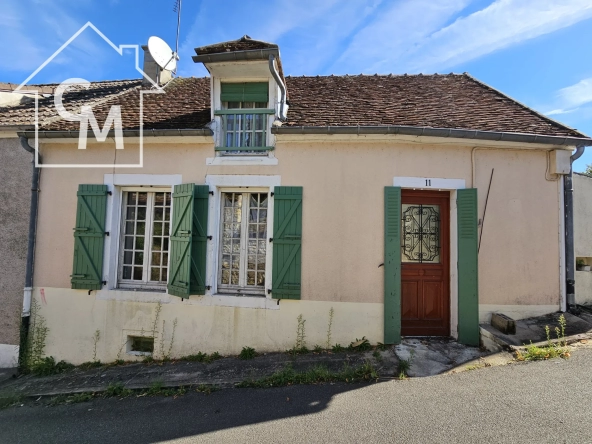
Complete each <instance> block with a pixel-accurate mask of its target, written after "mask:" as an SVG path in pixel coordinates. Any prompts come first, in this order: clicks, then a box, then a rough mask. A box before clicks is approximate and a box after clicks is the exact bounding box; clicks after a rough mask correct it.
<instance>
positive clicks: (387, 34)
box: [333, 0, 470, 73]
mask: <svg viewBox="0 0 592 444" xmlns="http://www.w3.org/2000/svg"><path fill="white" fill-rule="evenodd" d="M469 3H470V0H440V1H438V2H434V1H433V0H404V1H399V2H395V3H394V4H392V6H391V7H390V8H388V9H386V10H384V11H381V13H380V14H377V18H376V19H375V20H374V21H372V22H371V23H369V24H368V25H367V26H366V27H365V28H363V29H362V30H360V31H359V32H358V33H357V34H356V35H355V36H354V38H353V40H352V42H351V44H350V45H349V47H348V48H347V50H346V51H345V52H344V53H343V55H342V56H341V57H340V58H339V59H338V60H337V62H336V63H335V65H334V66H333V68H334V70H335V71H336V73H346V72H349V73H351V72H352V68H353V71H354V72H360V71H361V72H364V73H374V72H381V73H386V72H393V71H395V72H403V70H404V69H405V68H406V66H405V65H404V64H402V63H401V61H403V60H406V59H409V58H410V54H413V53H416V52H417V47H418V45H421V43H422V42H424V41H425V40H426V39H427V38H428V37H429V36H430V35H431V34H432V33H434V32H435V31H437V30H438V29H440V28H441V27H442V26H444V25H445V24H446V23H447V22H448V21H449V20H450V19H451V18H452V17H453V16H454V15H456V14H458V13H459V12H460V11H462V10H463V9H464V8H465V7H466V6H467V5H468V4H469Z"/></svg>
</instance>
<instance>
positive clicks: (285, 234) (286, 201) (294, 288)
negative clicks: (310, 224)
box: [271, 187, 302, 299]
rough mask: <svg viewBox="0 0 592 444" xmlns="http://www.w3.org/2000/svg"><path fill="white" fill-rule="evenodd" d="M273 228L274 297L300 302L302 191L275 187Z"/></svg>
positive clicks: (300, 188) (272, 292)
mask: <svg viewBox="0 0 592 444" xmlns="http://www.w3.org/2000/svg"><path fill="white" fill-rule="evenodd" d="M273 226H274V228H273V265H272V267H273V272H272V291H271V294H272V297H273V298H274V299H300V295H301V273H302V270H301V268H302V248H301V246H302V187H275V189H274V210H273Z"/></svg>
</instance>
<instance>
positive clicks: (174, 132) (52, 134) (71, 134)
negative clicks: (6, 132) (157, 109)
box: [17, 128, 214, 139]
mask: <svg viewBox="0 0 592 444" xmlns="http://www.w3.org/2000/svg"><path fill="white" fill-rule="evenodd" d="M17 134H18V135H19V136H23V137H26V138H27V139H31V138H34V137H35V131H23V132H19V133H17ZM86 134H87V137H94V133H93V131H87V133H86ZM213 134H214V132H213V131H212V130H211V129H209V128H201V129H145V130H143V131H142V135H143V136H144V137H146V136H150V137H164V136H169V137H170V136H180V137H187V136H212V135H213ZM79 135H80V132H79V131H39V132H38V133H37V137H39V138H42V139H62V138H78V137H79ZM107 137H115V131H114V130H110V131H109V133H108V134H107ZM123 137H140V130H137V129H133V130H123Z"/></svg>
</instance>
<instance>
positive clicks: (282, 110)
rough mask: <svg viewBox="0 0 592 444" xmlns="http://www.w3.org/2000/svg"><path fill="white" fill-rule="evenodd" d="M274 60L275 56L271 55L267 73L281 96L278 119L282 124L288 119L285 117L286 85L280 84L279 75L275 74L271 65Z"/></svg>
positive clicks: (275, 70)
mask: <svg viewBox="0 0 592 444" xmlns="http://www.w3.org/2000/svg"><path fill="white" fill-rule="evenodd" d="M274 60H275V56H274V55H273V54H270V55H269V71H271V75H272V76H273V78H274V79H275V81H276V83H277V84H278V86H279V87H280V92H281V94H282V95H281V98H280V112H279V114H280V115H279V118H280V120H281V121H282V122H284V121H285V120H286V119H287V118H288V116H287V112H288V110H287V104H286V85H284V82H282V79H281V77H280V75H279V73H278V72H277V69H276V68H275V64H274V63H273V62H274Z"/></svg>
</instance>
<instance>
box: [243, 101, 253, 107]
mask: <svg viewBox="0 0 592 444" xmlns="http://www.w3.org/2000/svg"><path fill="white" fill-rule="evenodd" d="M254 106H255V102H243V108H253V107H254Z"/></svg>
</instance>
